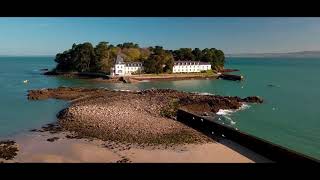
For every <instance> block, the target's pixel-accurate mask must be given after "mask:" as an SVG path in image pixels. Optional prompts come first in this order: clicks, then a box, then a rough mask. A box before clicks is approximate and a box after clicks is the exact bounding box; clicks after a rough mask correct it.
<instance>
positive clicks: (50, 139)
mask: <svg viewBox="0 0 320 180" xmlns="http://www.w3.org/2000/svg"><path fill="white" fill-rule="evenodd" d="M58 139H59V138H58V137H53V138H49V139H47V141H49V142H53V141H56V140H58Z"/></svg>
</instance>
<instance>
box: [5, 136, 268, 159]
mask: <svg viewBox="0 0 320 180" xmlns="http://www.w3.org/2000/svg"><path fill="white" fill-rule="evenodd" d="M66 134H68V133H59V134H54V135H52V134H50V133H48V132H42V133H28V134H23V135H19V136H17V137H15V140H16V142H17V144H19V153H18V155H17V156H16V157H15V159H14V160H8V161H4V162H46V163H47V162H49V163H60V162H67V163H81V162H89V163H90V162H95V163H170V162H173V163H187V162H190V163H255V162H270V161H269V160H267V159H265V158H264V157H262V156H260V155H258V154H256V153H254V152H252V151H250V150H249V149H246V148H244V147H242V146H239V145H237V144H236V143H234V142H232V141H229V140H226V139H225V140H223V139H221V140H220V141H219V143H218V142H215V141H211V142H207V143H203V144H185V145H181V146H176V147H171V148H168V147H162V146H154V147H151V146H150V147H144V148H141V147H139V146H136V145H131V146H130V147H129V148H127V146H126V145H125V144H121V143H115V142H112V141H109V142H105V141H102V140H99V139H94V140H88V139H69V138H66V137H65V136H66ZM50 137H51V138H52V137H59V139H57V140H55V141H53V142H50V141H48V140H47V139H49V138H50Z"/></svg>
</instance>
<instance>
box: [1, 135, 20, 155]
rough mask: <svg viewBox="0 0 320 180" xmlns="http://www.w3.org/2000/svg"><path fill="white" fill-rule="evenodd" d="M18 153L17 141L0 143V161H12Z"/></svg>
mask: <svg viewBox="0 0 320 180" xmlns="http://www.w3.org/2000/svg"><path fill="white" fill-rule="evenodd" d="M17 152H18V147H17V145H16V142H15V141H12V140H5V141H0V159H5V160H11V159H13V158H14V157H15V156H16V155H17Z"/></svg>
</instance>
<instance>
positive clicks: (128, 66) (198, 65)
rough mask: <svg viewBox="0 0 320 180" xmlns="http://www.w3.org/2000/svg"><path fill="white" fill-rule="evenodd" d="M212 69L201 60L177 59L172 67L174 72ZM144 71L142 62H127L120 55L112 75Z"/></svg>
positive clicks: (112, 69)
mask: <svg viewBox="0 0 320 180" xmlns="http://www.w3.org/2000/svg"><path fill="white" fill-rule="evenodd" d="M210 69H211V64H210V63H208V62H200V61H175V62H174V66H173V69H172V72H173V73H191V72H201V71H206V70H210ZM142 71H143V64H142V62H130V63H126V62H124V61H123V58H122V57H121V56H120V55H118V56H117V58H116V60H115V65H114V66H113V67H112V68H111V75H112V76H129V75H131V74H132V73H139V72H142Z"/></svg>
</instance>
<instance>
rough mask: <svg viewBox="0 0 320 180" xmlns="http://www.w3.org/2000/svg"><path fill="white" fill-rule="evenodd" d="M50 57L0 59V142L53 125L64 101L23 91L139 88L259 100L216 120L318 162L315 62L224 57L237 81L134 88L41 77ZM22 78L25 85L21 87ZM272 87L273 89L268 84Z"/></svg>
mask: <svg viewBox="0 0 320 180" xmlns="http://www.w3.org/2000/svg"><path fill="white" fill-rule="evenodd" d="M53 59H54V57H0V84H1V86H0V87H1V88H0V94H1V96H0V97H1V99H0V138H1V139H2V138H9V137H10V136H13V135H15V134H18V133H21V132H26V131H28V130H30V129H33V128H39V127H41V126H42V125H44V124H46V123H48V122H53V121H55V115H56V114H57V112H58V111H59V110H61V109H62V108H64V107H65V106H66V105H67V103H66V102H64V101H58V100H42V101H28V100H27V97H26V94H27V91H28V90H29V89H36V88H47V87H58V86H78V87H79V86H80V87H106V88H111V89H130V90H140V89H147V88H172V89H177V90H184V91H189V92H199V93H212V94H219V95H230V96H241V97H246V96H252V95H257V96H261V97H262V98H263V99H264V100H265V102H264V103H263V104H259V105H250V106H249V107H246V108H243V109H242V110H239V111H237V112H232V113H231V112H228V111H221V118H220V120H221V121H222V122H224V123H226V124H229V125H231V126H234V127H235V128H238V129H240V130H241V131H244V132H247V133H249V134H252V135H255V136H258V137H261V138H263V139H266V140H269V141H271V142H273V143H276V144H279V145H282V146H285V147H288V148H290V149H293V150H296V151H298V152H301V153H304V154H307V155H309V156H313V157H315V158H317V159H320V110H319V102H320V58H319V59H317V58H313V59H311V58H310V59H307V58H227V63H226V68H236V69H240V70H241V71H240V72H237V73H239V74H241V75H243V76H244V77H245V80H244V81H242V82H234V81H226V80H183V81H167V82H165V81H162V82H144V83H139V84H120V83H118V84H107V83H93V82H89V81H86V80H79V79H68V78H62V77H47V76H43V75H41V71H39V70H40V69H42V68H49V69H50V68H53V67H54V66H55V63H54V61H53ZM24 80H28V81H29V82H28V83H23V81H24ZM269 85H273V86H269Z"/></svg>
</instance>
